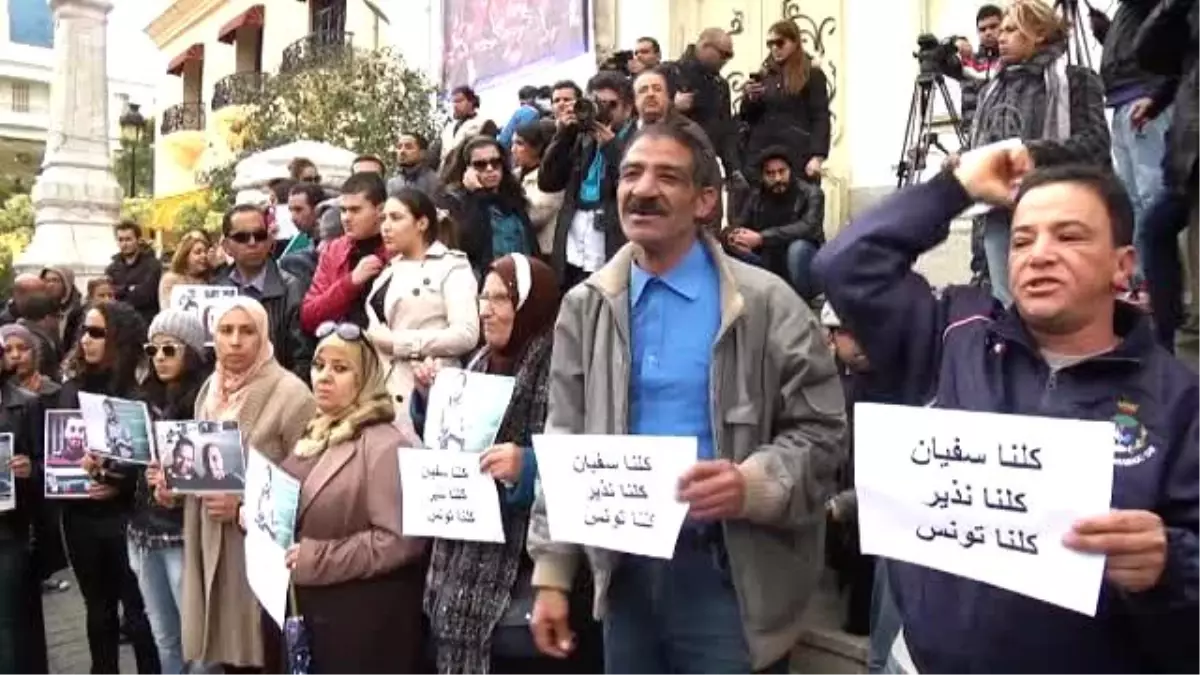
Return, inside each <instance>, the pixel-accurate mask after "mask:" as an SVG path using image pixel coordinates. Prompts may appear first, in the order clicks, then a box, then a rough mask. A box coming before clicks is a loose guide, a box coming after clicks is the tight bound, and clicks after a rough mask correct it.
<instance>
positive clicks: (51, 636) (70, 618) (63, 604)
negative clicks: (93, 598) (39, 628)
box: [42, 576, 137, 673]
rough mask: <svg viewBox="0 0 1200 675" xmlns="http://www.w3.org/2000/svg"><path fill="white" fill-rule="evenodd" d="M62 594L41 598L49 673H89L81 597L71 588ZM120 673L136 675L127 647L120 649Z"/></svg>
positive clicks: (73, 584) (89, 660)
mask: <svg viewBox="0 0 1200 675" xmlns="http://www.w3.org/2000/svg"><path fill="white" fill-rule="evenodd" d="M64 578H67V579H69V580H70V581H71V590H69V591H67V592H65V593H47V594H45V595H43V596H42V605H43V607H44V611H45V614H46V643H47V646H48V649H49V652H50V672H51V673H87V672H91V669H92V659H91V657H90V656H89V655H88V646H87V626H86V625H85V620H84V611H83V598H82V597H81V596H80V595H79V590H78V589H77V588H76V586H75V579H74V577H71V576H67V577H64ZM121 672H122V673H136V672H137V668H136V667H135V666H134V662H133V650H132V649H130V648H129V646H128V645H125V646H122V647H121Z"/></svg>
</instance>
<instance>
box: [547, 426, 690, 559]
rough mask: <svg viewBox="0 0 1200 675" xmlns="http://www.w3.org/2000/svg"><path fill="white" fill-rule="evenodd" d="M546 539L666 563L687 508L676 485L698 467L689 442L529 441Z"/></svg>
mask: <svg viewBox="0 0 1200 675" xmlns="http://www.w3.org/2000/svg"><path fill="white" fill-rule="evenodd" d="M533 450H534V452H535V453H537V461H538V475H539V477H540V481H541V487H542V492H543V493H544V495H545V499H546V517H547V519H548V520H549V525H550V538H551V539H552V540H554V541H564V542H571V543H574V544H583V545H584V546H595V547H597V548H607V549H612V550H614V551H624V552H625V553H635V554H638V555H645V556H651V557H654V558H671V557H672V556H673V555H674V554H675V540H676V539H677V538H678V537H679V529H680V527H682V526H683V520H684V518H685V517H686V516H687V510H688V505H687V504H685V503H682V502H679V501H677V500H676V498H675V497H676V494H677V493H678V488H679V478H680V476H682V475H683V472H684V471H687V470H688V469H690V468H691V467H692V465H693V464H695V463H696V438H695V437H666V436H566V435H541V436H534V437H533Z"/></svg>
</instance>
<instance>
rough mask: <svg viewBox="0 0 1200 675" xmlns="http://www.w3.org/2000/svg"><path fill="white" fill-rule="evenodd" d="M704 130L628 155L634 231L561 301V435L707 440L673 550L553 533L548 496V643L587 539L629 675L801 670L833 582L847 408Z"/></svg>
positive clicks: (624, 214) (540, 614) (540, 618)
mask: <svg viewBox="0 0 1200 675" xmlns="http://www.w3.org/2000/svg"><path fill="white" fill-rule="evenodd" d="M708 159H710V152H709V151H708V149H707V148H706V147H705V145H704V142H703V141H702V140H701V139H699V138H698V137H697V136H696V135H695V134H692V133H689V132H688V131H687V130H685V129H682V128H681V127H680V126H678V125H675V124H650V125H648V126H646V127H644V128H643V129H642V130H641V131H639V132H638V133H637V134H636V135H635V136H634V138H633V139H632V140H631V142H630V145H629V146H628V148H627V150H626V152H625V154H624V157H623V158H622V160H621V163H620V166H619V171H618V175H619V183H618V187H617V204H618V205H619V218H620V225H621V229H622V231H623V233H624V235H625V236H626V237H627V238H628V239H629V242H630V243H629V244H627V245H625V246H624V247H622V248H621V250H619V251H618V252H617V253H616V255H614V256H613V258H612V259H611V260H610V261H609V262H608V263H607V264H606V265H604V266H603V267H602V268H600V269H599V270H598V271H597V272H596V273H594V274H592V275H591V276H590V277H589V278H588V279H587V280H586V281H584V282H582V283H581V284H579V285H578V286H576V287H575V288H574V289H572V290H571V291H570V292H569V293H568V294H567V296H566V298H565V299H564V302H563V307H562V310H561V312H560V314H559V319H558V324H557V326H556V328H555V333H554V354H553V357H552V360H551V364H550V383H549V411H548V415H547V419H546V433H547V434H555V433H558V434H613V435H620V434H639V435H645V434H654V435H664V436H675V437H690V438H695V439H696V442H697V446H698V453H697V454H698V456H697V461H696V463H695V464H694V465H693V466H692V467H691V468H690V469H688V470H687V471H686V472H685V473H684V475H683V476H682V477H681V479H680V482H679V492H678V495H677V499H678V500H679V501H681V502H684V503H687V504H688V516H687V520H686V521H685V523H684V525H683V528H682V531H681V532H680V534H679V537H678V539H677V541H676V543H675V550H674V555H673V557H672V558H671V559H670V560H659V559H651V558H646V557H642V556H636V555H623V554H620V553H617V552H614V551H609V550H604V549H596V548H587V549H585V550H581V548H580V547H578V546H574V545H571V544H563V543H561V542H554V541H551V540H550V537H549V527H548V522H547V520H546V513H545V503H544V502H543V501H542V500H541V498H540V497H539V500H538V502H537V503H535V506H534V511H533V514H532V518H531V523H530V530H529V538H528V546H529V552H530V556H531V557H532V558H533V560H534V571H533V577H532V583H533V586H534V587H535V588H536V589H537V597H536V601H535V604H534V610H533V617H532V621H531V624H532V628H533V633H534V639H535V641H536V642H537V645H538V648H539V649H540V650H541V651H542V652H544V653H546V654H549V655H551V656H556V657H560V658H561V657H563V656H565V655H566V654H568V653H569V652H570V651H571V649H572V648H573V646H574V645H573V636H572V635H571V631H570V627H569V626H570V624H569V621H568V619H569V616H568V615H569V611H570V610H569V603H568V593H569V591H570V589H571V588H572V586H573V583H574V572H575V569H576V567H577V565H578V564H579V562H580V561H581V559H582V558H583V556H582V555H581V554H582V553H584V552H586V560H587V561H588V563H589V564H590V566H591V570H592V575H593V577H594V579H595V589H596V592H595V613H596V615H597V617H598V618H600V619H602V620H603V622H604V632H605V637H604V643H605V644H604V648H605V654H604V660H605V667H606V669H607V670H608V671H609V672H614V673H748V672H754V671H763V670H766V671H772V672H774V671H778V672H786V667H787V656H788V654H789V653H790V652H791V649H792V647H793V646H795V644H796V641H797V639H798V638H799V636H800V632H801V626H800V621H801V617H802V615H803V614H804V608H805V605H806V604H807V602H808V599H809V597H810V596H811V594H812V592H813V591H814V590H815V588H816V583H817V579H818V578H819V576H820V571H821V568H822V562H823V556H822V554H821V547H822V544H823V541H824V527H823V525H824V510H825V500H826V499H827V498H828V497H829V496H830V493H831V492H832V489H833V486H834V481H835V472H836V468H837V465H838V463H839V461H840V455H841V454H842V452H843V446H842V434H843V432H844V429H845V414H844V410H843V407H844V404H843V399H842V392H841V387H840V385H839V383H838V379H837V372H836V369H835V367H834V363H833V358H832V355H831V354H830V352H829V349H828V347H827V346H826V344H825V339H824V335H823V334H822V331H821V329H820V328H819V327H818V325H817V322H816V320H815V318H814V317H813V315H812V313H811V311H810V310H809V309H808V308H807V307H806V306H805V305H804V303H803V302H802V301H801V300H800V298H799V297H798V296H797V295H796V294H795V292H793V291H792V290H791V289H790V288H789V287H788V285H787V283H786V282H785V281H784V280H782V279H780V278H779V277H777V276H775V275H773V274H771V273H770V272H767V271H765V270H761V269H759V268H756V267H752V266H750V265H746V264H744V263H741V262H738V261H736V260H734V259H732V258H730V257H728V256H726V255H725V254H724V253H723V252H722V250H721V247H720V245H719V244H718V243H717V242H716V241H715V240H714V239H712V238H711V237H709V236H707V235H706V234H705V232H704V230H703V228H702V225H701V222H702V221H703V219H704V218H705V217H706V216H707V215H708V214H709V213H711V211H712V209H713V207H714V205H715V204H716V203H717V195H716V192H717V189H718V188H717V187H716V186H717V185H718V183H715V182H714V181H713V180H712V176H711V175H710V170H711V164H710V162H708V161H707V160H708Z"/></svg>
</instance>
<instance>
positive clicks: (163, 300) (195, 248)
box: [158, 230, 211, 309]
mask: <svg viewBox="0 0 1200 675" xmlns="http://www.w3.org/2000/svg"><path fill="white" fill-rule="evenodd" d="M210 248H211V246H210V244H209V242H208V237H206V236H205V235H204V233H203V232H200V231H196V230H193V231H191V232H188V233H187V234H185V235H183V238H182V239H180V240H179V246H178V247H176V248H175V255H173V256H171V268H170V269H169V270H168V271H166V272H164V273H163V275H162V279H160V280H159V282H158V306H159V307H161V308H163V309H167V308H168V307H170V306H171V289H172V288H174V287H175V286H176V285H178V284H185V285H186V284H197V285H202V284H207V283H208V278H209V274H210V272H211V268H210V266H209V257H208V252H209V249H210Z"/></svg>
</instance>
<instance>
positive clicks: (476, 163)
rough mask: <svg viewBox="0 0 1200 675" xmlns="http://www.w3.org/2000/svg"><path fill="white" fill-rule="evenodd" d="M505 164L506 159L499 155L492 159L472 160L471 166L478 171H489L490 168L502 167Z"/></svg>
mask: <svg viewBox="0 0 1200 675" xmlns="http://www.w3.org/2000/svg"><path fill="white" fill-rule="evenodd" d="M503 166H504V160H502V159H500V158H499V157H493V158H492V159H476V160H472V161H471V168H472V169H475V170H476V171H487V170H488V169H500V168H501V167H503Z"/></svg>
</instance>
